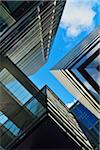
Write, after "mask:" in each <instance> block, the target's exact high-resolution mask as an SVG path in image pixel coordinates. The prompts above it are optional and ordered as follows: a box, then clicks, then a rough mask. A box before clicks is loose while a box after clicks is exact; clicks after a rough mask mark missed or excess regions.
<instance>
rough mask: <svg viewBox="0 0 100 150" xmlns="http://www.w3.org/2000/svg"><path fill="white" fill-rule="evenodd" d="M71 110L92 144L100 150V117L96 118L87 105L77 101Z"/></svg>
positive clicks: (96, 149)
mask: <svg viewBox="0 0 100 150" xmlns="http://www.w3.org/2000/svg"><path fill="white" fill-rule="evenodd" d="M70 112H72V114H73V115H74V116H75V118H76V119H77V121H78V123H79V126H80V127H81V129H82V131H83V132H84V134H85V135H86V136H87V138H88V140H89V141H90V143H91V145H92V146H93V147H94V149H95V150H99V138H100V132H99V123H100V122H99V119H98V118H96V117H95V116H94V115H93V114H92V113H91V112H90V111H89V110H88V109H87V108H86V107H84V106H83V105H82V104H81V103H80V102H76V103H75V104H74V105H73V106H72V107H71V108H70Z"/></svg>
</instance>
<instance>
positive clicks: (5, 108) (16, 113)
mask: <svg viewBox="0 0 100 150" xmlns="http://www.w3.org/2000/svg"><path fill="white" fill-rule="evenodd" d="M0 93H1V95H0V103H1V107H0V109H1V111H2V112H3V113H4V114H5V115H6V116H7V117H8V118H9V119H10V120H11V121H12V122H13V123H14V124H15V125H16V126H17V127H18V128H20V129H21V130H24V129H25V128H26V127H27V126H28V125H29V124H30V122H32V121H34V119H35V118H36V116H34V115H33V114H32V113H31V112H30V111H29V110H28V109H27V108H25V107H23V106H21V104H20V102H18V100H17V99H16V98H15V97H14V96H13V95H11V93H10V92H9V91H7V89H6V88H5V87H4V86H2V85H1V86H0Z"/></svg>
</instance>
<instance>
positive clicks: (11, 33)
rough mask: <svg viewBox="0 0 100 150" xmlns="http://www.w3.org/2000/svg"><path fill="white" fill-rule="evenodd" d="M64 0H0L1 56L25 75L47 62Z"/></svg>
mask: <svg viewBox="0 0 100 150" xmlns="http://www.w3.org/2000/svg"><path fill="white" fill-rule="evenodd" d="M64 5H65V1H62V0H59V1H56V0H50V1H42V0H40V1H34V0H33V1H23V0H22V1H7V0H6V1H3V0H1V2H0V36H1V37H0V55H3V56H7V57H8V58H9V59H11V60H12V61H13V62H14V63H15V64H16V65H17V67H19V68H20V70H22V71H23V72H24V73H25V74H26V75H31V74H33V73H34V72H36V71H37V70H38V69H39V68H40V67H41V66H42V65H43V64H45V63H46V61H47V59H48V56H49V52H50V48H51V45H52V42H53V39H54V37H55V34H56V31H57V27H58V25H59V21H60V18H61V15H62V11H63V8H64Z"/></svg>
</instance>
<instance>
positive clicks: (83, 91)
mask: <svg viewBox="0 0 100 150" xmlns="http://www.w3.org/2000/svg"><path fill="white" fill-rule="evenodd" d="M99 33H100V28H99V27H97V28H95V29H94V31H92V32H91V33H90V34H89V35H88V37H87V38H85V39H84V40H83V41H82V42H81V43H80V44H78V45H77V46H76V47H75V48H74V49H73V50H72V51H71V52H70V53H69V54H67V55H66V56H65V57H64V58H63V59H62V60H61V61H60V62H59V63H58V64H57V65H56V66H55V67H54V68H53V69H52V71H51V72H52V73H53V74H54V75H55V77H57V79H58V80H59V81H60V82H61V83H62V84H63V86H64V87H65V88H66V89H68V90H69V91H70V92H71V93H72V94H73V95H74V96H75V97H76V99H77V100H79V101H80V102H81V103H82V104H83V105H84V106H85V107H87V109H89V110H90V111H91V112H92V113H93V114H94V115H95V116H96V117H98V118H100V105H99V86H100V81H99V60H100V55H99V47H100V43H99V36H100V34H99Z"/></svg>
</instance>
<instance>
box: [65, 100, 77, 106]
mask: <svg viewBox="0 0 100 150" xmlns="http://www.w3.org/2000/svg"><path fill="white" fill-rule="evenodd" d="M76 101H77V100H76V99H74V100H73V101H72V102H70V103H67V104H66V106H67V107H68V108H70V107H71V106H72V105H73V104H74V103H75V102H76Z"/></svg>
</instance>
